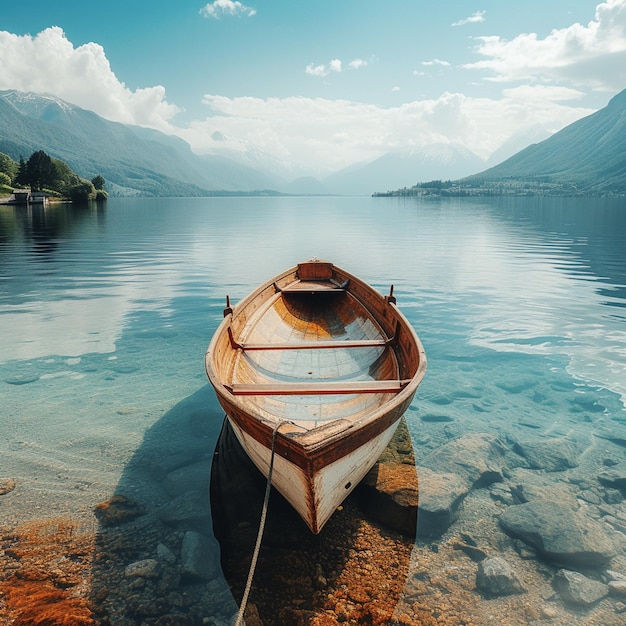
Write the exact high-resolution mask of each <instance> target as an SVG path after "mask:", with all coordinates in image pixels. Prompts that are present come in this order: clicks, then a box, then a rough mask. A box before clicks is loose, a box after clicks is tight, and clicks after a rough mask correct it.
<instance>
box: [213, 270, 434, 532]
mask: <svg viewBox="0 0 626 626" xmlns="http://www.w3.org/2000/svg"><path fill="white" fill-rule="evenodd" d="M205 362H206V370H207V375H208V377H209V381H210V382H211V384H212V385H213V387H214V388H215V391H216V393H217V397H218V400H219V402H220V404H221V405H222V407H223V408H224V410H225V412H226V414H227V416H228V418H229V420H230V421H231V423H232V425H233V428H234V432H235V433H236V435H237V437H238V439H239V440H240V442H241V444H242V446H243V447H244V449H245V450H246V452H247V454H248V455H249V456H250V458H251V459H252V460H253V462H254V463H255V464H256V465H257V467H258V468H259V469H260V470H261V471H262V472H263V473H265V474H267V471H268V469H269V464H270V459H271V456H272V455H271V452H270V451H271V449H272V448H273V449H274V451H275V454H276V457H275V460H276V467H275V475H274V485H275V487H276V488H277V489H278V490H279V491H280V492H281V493H282V494H283V495H284V496H285V497H286V498H287V500H289V502H291V503H292V505H293V506H294V508H295V509H296V510H297V511H298V512H299V513H300V515H301V516H302V517H303V519H304V520H305V521H306V523H307V524H308V525H309V527H310V528H311V530H312V531H313V532H315V533H317V532H319V531H320V530H321V528H322V527H323V525H324V523H325V522H326V520H327V519H328V518H329V517H330V515H331V514H332V512H333V510H334V509H335V508H336V507H337V506H338V505H339V504H340V503H341V501H342V500H343V499H344V498H345V497H346V496H347V495H348V493H350V491H351V490H352V489H353V488H354V486H355V485H356V484H357V483H358V481H359V480H361V478H362V477H363V476H364V474H365V472H367V470H368V469H369V467H371V465H372V464H373V463H374V462H375V461H376V459H377V457H378V455H379V454H380V452H381V450H382V449H383V448H384V446H385V445H386V443H387V442H388V440H389V438H390V437H391V435H392V434H393V431H394V430H395V428H396V426H397V423H398V420H399V419H400V417H401V416H402V415H403V413H404V412H405V411H406V410H407V408H408V407H409V405H410V403H411V401H412V399H413V396H414V394H415V391H416V389H417V387H418V385H419V383H420V382H421V380H422V378H423V376H424V372H425V369H426V355H425V353H424V348H423V347H422V345H421V343H420V341H419V339H418V337H417V335H416V334H415V331H414V330H413V329H412V328H411V326H410V324H409V323H408V321H407V320H406V318H405V317H404V316H403V315H402V313H401V312H400V311H399V310H398V308H397V307H396V304H395V298H394V297H393V296H392V294H390V296H388V297H383V296H381V295H380V294H379V293H378V292H376V291H375V290H374V289H372V288H371V287H370V286H369V285H367V284H366V283H365V282H363V281H362V280H360V279H359V278H357V277H356V276H353V275H351V274H348V273H347V272H345V271H344V270H341V269H340V268H338V267H336V266H335V265H333V264H332V263H328V262H325V261H310V262H307V263H301V264H300V265H298V266H297V267H294V268H291V269H289V270H287V271H285V272H283V273H282V274H279V275H278V276H276V277H274V278H272V279H271V280H269V281H267V282H266V283H264V284H263V285H261V286H260V287H259V288H257V289H256V290H254V291H253V292H252V293H251V294H250V295H249V296H248V297H246V298H245V299H244V300H243V301H241V302H240V303H239V304H238V305H236V306H234V307H232V311H229V312H227V313H226V317H225V318H224V320H223V321H222V323H221V325H220V327H219V328H218V329H217V331H216V333H215V335H214V337H213V340H212V341H211V344H210V345H209V348H208V350H207V354H206V359H205ZM276 427H278V430H277V434H276V437H275V438H274V436H273V431H274V429H275V428H276ZM381 446H382V448H381Z"/></svg>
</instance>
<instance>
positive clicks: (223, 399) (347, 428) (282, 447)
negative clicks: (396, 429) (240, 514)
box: [205, 264, 426, 467]
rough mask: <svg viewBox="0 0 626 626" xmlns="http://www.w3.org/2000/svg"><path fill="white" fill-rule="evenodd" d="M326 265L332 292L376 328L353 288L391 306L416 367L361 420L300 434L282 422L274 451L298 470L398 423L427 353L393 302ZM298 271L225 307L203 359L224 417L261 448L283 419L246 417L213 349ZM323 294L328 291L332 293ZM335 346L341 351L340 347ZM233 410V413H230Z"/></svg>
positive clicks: (423, 368) (290, 271)
mask: <svg viewBox="0 0 626 626" xmlns="http://www.w3.org/2000/svg"><path fill="white" fill-rule="evenodd" d="M329 265H331V267H332V269H333V274H334V275H337V276H339V277H340V279H339V280H338V281H336V283H337V290H339V289H340V288H342V289H343V290H344V291H347V292H349V293H350V294H351V295H352V297H354V298H356V299H357V300H358V301H359V302H360V303H361V305H362V306H363V307H364V308H365V310H366V311H367V312H368V313H369V315H370V316H371V318H372V319H373V320H375V321H376V322H377V324H379V325H381V324H382V320H380V319H379V317H378V316H377V315H375V313H374V312H373V311H372V310H371V308H370V307H368V306H367V305H366V303H365V302H363V300H362V299H361V298H359V297H358V296H357V295H355V293H354V290H355V286H356V288H357V291H362V292H363V293H366V294H369V295H371V296H372V297H375V298H377V299H378V300H379V301H380V303H383V302H384V303H385V304H386V305H388V306H389V307H390V310H391V312H392V313H391V317H393V319H394V320H395V321H396V322H397V323H399V324H400V325H401V327H402V330H403V332H404V333H408V336H409V337H410V338H411V342H412V343H413V344H414V345H415V347H416V349H417V355H416V357H415V358H417V360H418V362H417V369H416V371H415V372H414V374H413V376H412V377H411V378H410V382H409V383H408V384H406V385H405V386H404V388H403V389H402V390H401V391H399V392H397V393H394V394H393V395H390V394H386V395H388V396H389V397H388V398H386V401H385V402H383V404H381V405H380V406H379V407H377V408H375V409H374V410H372V411H370V412H368V413H367V414H366V415H365V416H362V415H361V416H355V417H354V418H352V419H351V418H350V417H342V418H337V419H331V420H328V421H326V422H324V423H322V424H320V425H319V426H317V427H315V428H312V429H310V430H305V429H303V428H301V427H298V426H297V425H295V424H292V423H290V422H289V420H284V423H285V426H282V427H281V429H280V430H279V431H278V434H277V437H276V442H275V449H276V452H277V453H278V454H280V455H281V456H283V457H285V458H287V459H289V460H291V461H293V462H295V463H296V464H297V465H299V466H301V467H311V466H318V467H319V466H324V465H326V464H327V463H328V462H332V459H333V458H335V454H336V455H337V457H336V458H339V457H340V456H341V454H340V450H341V447H342V443H343V442H344V440H349V441H350V440H351V441H350V444H349V447H350V449H352V448H353V447H358V446H359V445H363V443H364V442H365V441H367V439H368V438H370V437H372V436H376V435H377V434H379V433H381V432H383V431H384V430H386V429H387V428H389V427H390V426H391V425H392V424H393V423H394V422H395V421H396V420H398V419H400V417H401V416H402V415H403V414H404V412H405V411H406V410H407V409H408V406H409V404H410V402H411V400H412V398H413V395H414V394H415V391H416V390H417V387H418V385H419V384H420V382H421V381H422V378H423V376H424V373H425V371H426V354H425V351H424V347H423V345H422V343H421V341H420V339H419V337H418V336H417V333H416V332H415V330H414V329H413V327H412V326H411V325H410V323H409V322H408V320H407V319H406V317H405V316H404V314H403V313H402V312H401V311H400V310H399V308H398V307H397V306H396V304H395V298H391V297H387V298H385V297H384V296H382V295H381V294H380V293H379V292H378V291H377V290H376V289H375V288H374V287H372V286H371V285H369V284H367V283H366V282H364V281H363V280H361V279H360V278H358V277H356V276H354V275H352V274H350V273H349V272H346V271H345V270H343V269H341V268H338V267H337V266H335V265H334V264H329ZM298 267H299V266H295V267H292V268H290V269H287V270H285V271H284V272H282V273H280V274H278V275H277V276H275V277H273V278H271V279H269V280H267V281H266V282H265V283H263V284H261V285H260V286H258V287H257V288H256V289H254V290H253V291H252V292H250V293H249V294H248V295H247V296H246V297H244V298H243V299H242V300H241V301H240V302H238V303H237V304H236V305H235V306H234V307H233V308H232V309H230V308H228V309H226V311H225V317H224V319H223V320H222V322H221V323H220V325H219V326H218V328H217V330H216V331H215V334H214V336H213V339H212V340H211V343H210V344H209V348H208V349H207V352H206V355H205V367H206V372H207V375H208V377H209V380H210V382H211V384H212V385H213V387H214V388H215V391H216V393H217V394H218V399H220V404H222V407H223V408H224V409H225V410H226V413H227V415H228V417H229V419H231V420H234V421H236V422H237V423H238V424H239V426H240V427H241V428H243V429H245V430H246V432H248V433H249V434H250V436H252V437H254V439H256V440H257V441H258V442H259V443H261V444H262V445H265V446H269V445H271V440H272V431H273V430H274V428H275V427H276V425H277V424H279V423H280V422H281V421H282V420H281V419H280V418H278V417H277V418H275V419H271V418H269V417H255V416H252V415H249V405H246V404H245V402H242V401H240V400H238V398H237V396H233V395H232V394H231V392H230V391H229V389H228V385H227V384H225V383H223V382H222V381H221V380H220V379H219V378H218V375H217V372H216V371H215V368H214V364H215V362H214V359H213V357H214V350H215V347H216V345H217V342H218V341H219V339H220V338H221V337H222V336H223V334H224V333H228V329H229V327H231V328H232V325H233V322H240V320H239V316H241V315H242V313H244V314H245V313H246V311H247V309H248V308H249V307H250V305H251V304H252V303H253V302H254V301H255V300H261V298H260V296H262V295H263V294H264V293H265V292H267V293H266V294H265V296H264V297H263V298H262V300H261V302H262V304H265V303H266V302H267V301H268V300H272V297H273V296H275V295H278V296H279V295H280V291H281V288H282V287H285V286H288V285H289V284H292V283H293V282H294V280H298V276H297V272H298ZM346 280H347V281H348V283H347V285H345V281H346ZM340 285H341V286H340ZM344 285H345V287H344ZM269 290H271V291H269ZM327 291H328V292H332V291H333V290H332V289H331V290H327ZM262 304H261V303H260V304H259V305H258V306H257V307H254V310H257V309H258V307H259V306H261V305H262ZM249 318H250V315H245V316H244V318H243V320H242V321H241V322H240V324H245V321H246V320H247V319H249ZM386 332H387V331H386ZM388 334H389V333H388ZM244 344H245V342H244ZM338 347H340V345H339V346H338ZM233 349H234V348H233ZM356 395H359V394H356ZM225 405H226V406H225ZM226 407H229V408H230V409H231V410H230V411H229V410H227V408H226ZM232 409H235V410H234V411H233V410H232ZM287 425H289V426H287ZM333 451H334V453H333ZM329 459H330V460H329ZM320 463H321V465H320Z"/></svg>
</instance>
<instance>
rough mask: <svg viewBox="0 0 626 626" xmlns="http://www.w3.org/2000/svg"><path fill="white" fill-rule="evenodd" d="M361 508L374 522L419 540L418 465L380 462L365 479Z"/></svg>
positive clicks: (362, 485) (361, 488)
mask: <svg viewBox="0 0 626 626" xmlns="http://www.w3.org/2000/svg"><path fill="white" fill-rule="evenodd" d="M359 490H360V492H362V493H363V495H364V496H365V497H363V498H361V506H362V507H363V508H364V509H365V511H366V512H367V513H368V514H369V515H371V516H372V517H373V518H374V519H376V520H378V521H380V522H382V523H383V524H385V525H386V526H389V527H390V528H393V529H394V530H397V531H399V532H402V533H404V534H405V535H408V536H411V537H415V530H416V526H417V507H418V496H419V492H418V487H417V472H416V469H415V466H411V465H407V464H404V463H377V464H376V465H374V467H373V468H372V469H371V470H370V472H369V473H368V474H367V475H366V476H365V478H364V479H363V482H362V483H361V485H359Z"/></svg>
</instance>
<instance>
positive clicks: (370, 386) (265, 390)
mask: <svg viewBox="0 0 626 626" xmlns="http://www.w3.org/2000/svg"><path fill="white" fill-rule="evenodd" d="M409 382H410V381H409V380H356V381H316V382H302V383H300V382H298V383H259V384H245V383H233V384H232V385H226V388H227V389H228V390H229V391H230V393H232V394H233V395H235V396H304V395H315V396H317V395H332V394H351V393H357V394H358V393H397V392H399V391H402V389H404V387H406V385H407V384H408V383H409Z"/></svg>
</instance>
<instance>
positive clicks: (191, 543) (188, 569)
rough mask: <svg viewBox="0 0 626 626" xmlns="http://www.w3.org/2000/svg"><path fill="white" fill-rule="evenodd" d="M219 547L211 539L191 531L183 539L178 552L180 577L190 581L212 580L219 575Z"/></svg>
mask: <svg viewBox="0 0 626 626" xmlns="http://www.w3.org/2000/svg"><path fill="white" fill-rule="evenodd" d="M217 555H219V546H218V544H217V542H216V541H215V540H214V539H213V540H211V539H209V537H206V536H205V535H201V534H200V533H198V532H195V531H193V530H190V531H187V532H186V533H185V536H184V537H183V545H182V547H181V551H180V558H181V576H183V578H187V579H192V580H198V579H200V580H212V579H213V578H217V576H219V575H220V571H221V570H220V564H219V558H218V556H217Z"/></svg>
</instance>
